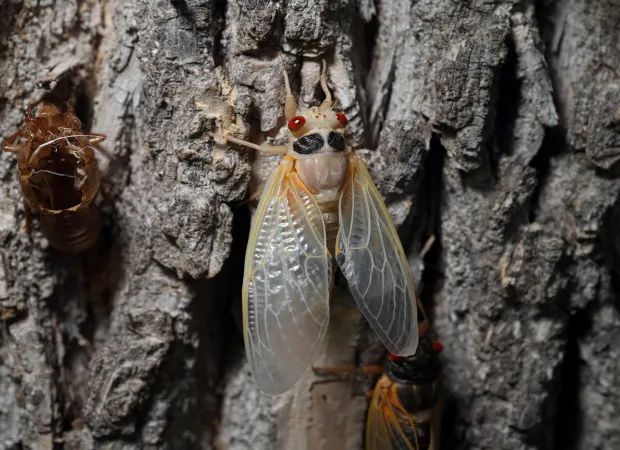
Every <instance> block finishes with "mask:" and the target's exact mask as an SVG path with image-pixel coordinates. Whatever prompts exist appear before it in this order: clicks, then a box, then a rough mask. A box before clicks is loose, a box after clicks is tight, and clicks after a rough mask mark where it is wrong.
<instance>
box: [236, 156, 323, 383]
mask: <svg viewBox="0 0 620 450" xmlns="http://www.w3.org/2000/svg"><path fill="white" fill-rule="evenodd" d="M291 168H292V161H290V160H288V159H286V158H285V159H284V160H283V161H282V163H281V164H280V166H279V167H278V169H277V170H276V171H275V172H274V174H273V175H272V176H271V178H270V180H269V181H268V182H267V185H266V186H267V187H266V190H265V192H264V193H263V196H262V197H261V200H260V203H259V205H258V210H257V213H256V219H255V222H254V224H253V227H252V231H251V232H250V239H249V242H248V248H247V253H246V258H245V273H244V283H243V319H244V322H243V323H244V336H245V348H246V352H247V355H248V359H249V360H250V363H251V365H252V371H253V373H254V377H255V379H256V382H257V383H258V386H259V388H260V389H261V390H262V391H263V392H265V393H267V394H272V395H275V394H281V393H283V392H285V391H287V390H288V389H290V388H291V387H292V386H293V385H294V384H295V383H296V382H297V380H299V378H300V377H301V375H302V374H303V372H304V371H305V370H306V369H307V368H308V366H309V365H310V364H311V363H312V361H313V359H314V357H315V355H316V352H317V350H318V348H319V346H320V344H321V341H322V340H323V336H324V335H325V330H326V328H327V323H328V320H329V303H328V301H329V284H330V277H331V256H330V255H329V253H328V251H327V248H326V246H325V225H324V223H323V216H322V214H321V211H320V209H319V207H318V206H317V204H316V202H315V200H314V198H313V197H312V195H310V194H309V193H307V192H306V191H305V188H304V186H303V183H302V182H301V181H300V180H299V178H298V176H297V174H296V173H295V172H293V171H292V170H291Z"/></svg>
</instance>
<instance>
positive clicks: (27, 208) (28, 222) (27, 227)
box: [24, 199, 32, 234]
mask: <svg viewBox="0 0 620 450" xmlns="http://www.w3.org/2000/svg"><path fill="white" fill-rule="evenodd" d="M24 220H25V221H26V223H25V225H24V231H25V232H26V234H30V233H31V232H32V213H31V212H30V205H29V204H28V202H27V201H26V199H24Z"/></svg>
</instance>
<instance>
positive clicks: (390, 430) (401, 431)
mask: <svg viewBox="0 0 620 450" xmlns="http://www.w3.org/2000/svg"><path fill="white" fill-rule="evenodd" d="M440 352H441V344H440V343H439V342H438V341H432V340H431V339H430V337H429V336H428V333H426V334H425V335H424V336H422V337H420V341H419V344H418V348H417V351H416V353H415V354H414V355H413V356H408V357H401V356H394V355H390V361H388V364H387V366H386V369H385V373H384V374H383V376H382V377H381V379H380V380H379V381H378V382H377V385H376V387H375V390H374V392H373V396H372V400H371V403H370V406H369V409H368V419H367V422H366V450H438V449H439V433H440V430H439V428H440V420H441V395H442V391H443V383H442V373H441V365H440V363H439V358H438V356H439V353H440Z"/></svg>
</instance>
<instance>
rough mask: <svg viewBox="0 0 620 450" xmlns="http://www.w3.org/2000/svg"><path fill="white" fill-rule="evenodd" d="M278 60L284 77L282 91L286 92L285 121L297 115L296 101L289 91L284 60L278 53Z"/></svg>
mask: <svg viewBox="0 0 620 450" xmlns="http://www.w3.org/2000/svg"><path fill="white" fill-rule="evenodd" d="M278 59H279V60H280V67H281V68H282V76H283V77H284V90H285V91H286V97H285V100H284V117H285V118H286V120H287V121H289V120H291V119H292V118H293V117H295V114H297V101H296V100H295V96H294V95H293V91H291V83H290V82H289V79H288V73H287V72H286V65H285V64H284V58H283V57H282V54H281V53H278Z"/></svg>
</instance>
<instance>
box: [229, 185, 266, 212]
mask: <svg viewBox="0 0 620 450" xmlns="http://www.w3.org/2000/svg"><path fill="white" fill-rule="evenodd" d="M263 191H264V186H263V187H261V188H260V189H257V190H256V191H254V192H252V193H251V194H250V195H248V198H246V199H245V200H242V201H240V202H239V203H237V204H236V205H235V208H239V207H240V206H243V205H247V204H248V203H250V202H253V201H254V200H258V199H259V198H260V196H261V195H262V193H263Z"/></svg>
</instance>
